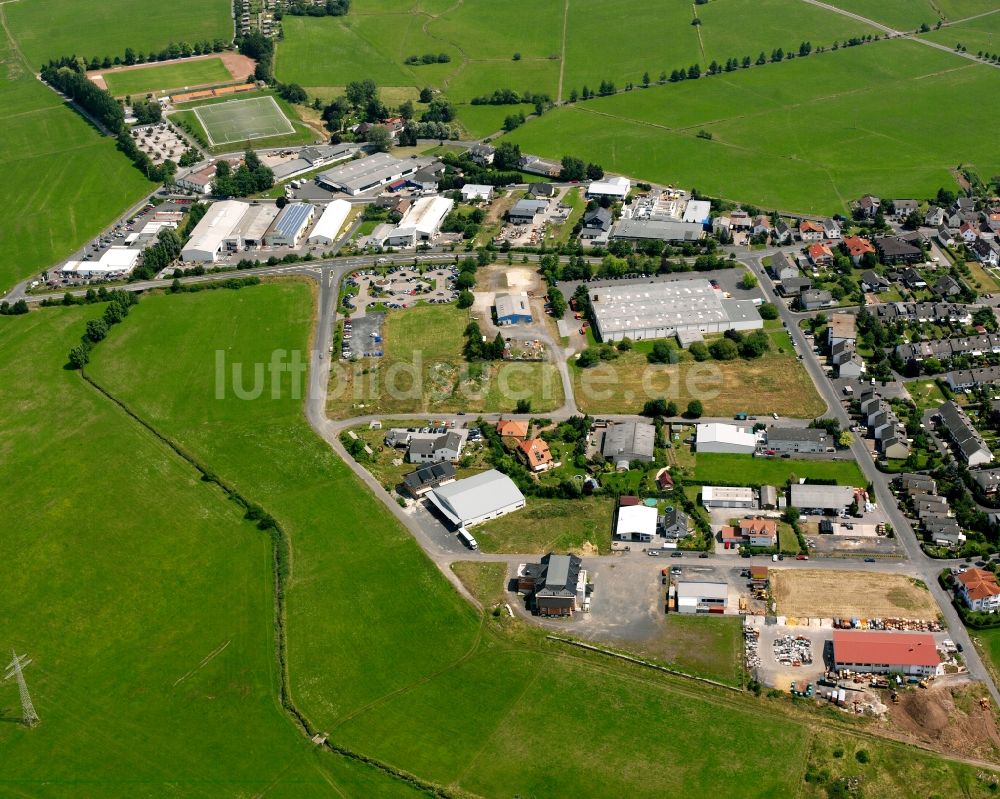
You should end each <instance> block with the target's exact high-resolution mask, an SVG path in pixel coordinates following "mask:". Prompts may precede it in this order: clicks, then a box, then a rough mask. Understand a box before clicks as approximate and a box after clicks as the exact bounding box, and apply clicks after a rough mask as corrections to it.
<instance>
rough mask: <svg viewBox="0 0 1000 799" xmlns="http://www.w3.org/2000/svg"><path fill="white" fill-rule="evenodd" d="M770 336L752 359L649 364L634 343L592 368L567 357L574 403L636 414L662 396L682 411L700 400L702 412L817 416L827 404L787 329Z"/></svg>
mask: <svg viewBox="0 0 1000 799" xmlns="http://www.w3.org/2000/svg"><path fill="white" fill-rule="evenodd" d="M769 335H770V338H771V350H770V352H767V353H765V354H764V355H763V356H762V357H760V358H755V359H752V360H742V359H741V360H734V361H705V362H702V363H697V362H695V361H694V359H692V358H691V356H690V355H689V354H688V353H686V352H681V353H679V358H680V360H679V362H678V363H676V364H666V365H664V364H650V363H648V362H647V359H646V356H645V355H644V354H643V353H642V352H640V351H638V350H639V349H640V348H636V349H633V350H631V351H630V352H625V353H622V354H620V355H619V357H618V358H617V359H616V360H613V361H607V362H601V364H599V365H598V366H595V367H593V368H590V369H581V368H579V367H577V366H576V365H575V363H574V362H573V361H571V362H570V370H571V372H572V376H573V386H574V392H575V394H576V401H577V405H578V406H579V407H580V408H581V409H582V410H586V411H587V412H588V413H592V414H594V413H598V414H599V413H638V412H639V411H640V410H642V406H643V404H644V403H645V402H646V400H649V399H657V398H660V397H663V398H665V399H667V400H668V401H669V400H673V401H674V402H676V403H677V405H678V406H679V407H680V409H681V410H683V409H684V408H686V407H687V404H688V402H689V401H690V400H692V399H699V400H701V402H702V405H703V406H704V415H705V416H732V415H733V414H735V413H740V412H745V413H750V414H755V415H757V414H759V415H761V416H763V415H765V414H771V413H774V412H776V413H779V414H781V415H782V416H792V417H799V418H803V417H805V418H812V417H814V416H818V415H819V414H821V413H822V412H823V411H824V410H825V408H826V404H825V403H824V402H823V401H822V399H820V397H819V395H818V394H817V393H816V388H815V386H813V383H812V380H811V379H810V378H809V375H808V374H807V373H806V370H805V369H804V368H803V367H802V365H801V364H800V363H799V362H798V360H797V358H796V357H795V353H794V351H793V350H792V347H791V342H790V340H789V338H788V334H787V333H785V332H784V331H770V332H769Z"/></svg>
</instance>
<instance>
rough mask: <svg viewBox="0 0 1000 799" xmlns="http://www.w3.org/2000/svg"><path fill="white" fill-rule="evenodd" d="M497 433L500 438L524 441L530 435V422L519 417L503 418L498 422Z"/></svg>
mask: <svg viewBox="0 0 1000 799" xmlns="http://www.w3.org/2000/svg"><path fill="white" fill-rule="evenodd" d="M497 433H498V434H499V436H500V438H513V439H514V440H515V441H524V440H525V439H526V438H527V437H528V422H522V421H521V420H519V419H501V420H500V421H499V422H497Z"/></svg>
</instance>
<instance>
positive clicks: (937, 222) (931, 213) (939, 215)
mask: <svg viewBox="0 0 1000 799" xmlns="http://www.w3.org/2000/svg"><path fill="white" fill-rule="evenodd" d="M944 220H945V212H944V208H939V207H938V206H936V205H932V206H931V207H930V208H928V209H927V213H926V214H924V224H925V225H926V226H927V227H941V225H942V223H943V222H944Z"/></svg>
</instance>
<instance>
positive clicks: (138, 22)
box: [4, 0, 233, 67]
mask: <svg viewBox="0 0 1000 799" xmlns="http://www.w3.org/2000/svg"><path fill="white" fill-rule="evenodd" d="M15 6H16V8H15ZM4 14H5V15H6V17H7V25H6V26H5V27H6V28H8V29H9V31H10V34H11V35H12V36H13V37H14V38H15V39H16V40H17V43H18V45H19V47H20V50H21V52H22V53H23V54H24V56H25V57H26V58H27V59H28V60H29V61H30V62H31V65H32V66H33V67H39V66H41V65H42V64H43V63H45V62H46V61H48V60H49V59H50V58H59V57H60V56H69V55H73V54H74V53H75V54H76V55H78V56H82V57H84V58H87V59H88V60H89V59H90V58H93V57H95V56H96V57H97V58H100V59H103V58H104V57H105V56H110V57H111V58H114V57H115V56H124V55H125V48H127V47H131V48H132V49H133V50H135V52H136V53H140V52H141V53H151V52H159V51H160V50H161V49H163V48H165V47H167V45H169V44H170V43H171V42H188V43H189V44H193V43H194V42H203V41H205V40H206V39H207V40H208V41H210V42H212V41H214V40H215V39H221V40H222V41H224V42H230V41H232V38H233V20H232V4H231V3H228V2H226V0H207V2H206V0H176V1H175V2H170V3H142V2H137V0H101V2H100V3H79V2H72V0H30V2H23V3H22V2H18V3H8V4H6V7H5V8H4Z"/></svg>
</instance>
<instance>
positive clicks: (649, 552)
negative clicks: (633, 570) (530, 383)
mask: <svg viewBox="0 0 1000 799" xmlns="http://www.w3.org/2000/svg"><path fill="white" fill-rule="evenodd" d="M646 554H647V555H649V557H651V558H655V557H657V556H659V554H660V551H659V550H658V549H647V550H646Z"/></svg>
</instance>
